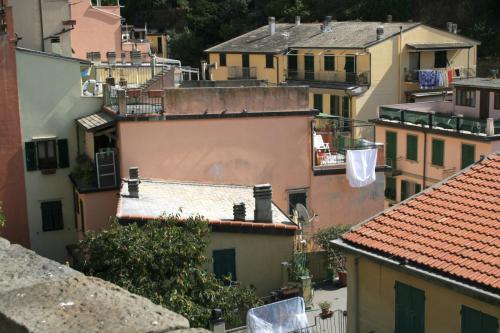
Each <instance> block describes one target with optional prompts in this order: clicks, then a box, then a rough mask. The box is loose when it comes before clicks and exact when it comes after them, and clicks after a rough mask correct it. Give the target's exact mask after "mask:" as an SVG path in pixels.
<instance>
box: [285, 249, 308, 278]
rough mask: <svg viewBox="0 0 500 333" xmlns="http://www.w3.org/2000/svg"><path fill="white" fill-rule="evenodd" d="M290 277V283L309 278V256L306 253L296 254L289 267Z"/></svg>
mask: <svg viewBox="0 0 500 333" xmlns="http://www.w3.org/2000/svg"><path fill="white" fill-rule="evenodd" d="M288 275H289V278H290V281H296V282H298V281H300V278H301V277H303V276H309V269H308V268H307V255H306V253H304V252H296V253H294V254H293V257H292V262H291V263H290V266H288Z"/></svg>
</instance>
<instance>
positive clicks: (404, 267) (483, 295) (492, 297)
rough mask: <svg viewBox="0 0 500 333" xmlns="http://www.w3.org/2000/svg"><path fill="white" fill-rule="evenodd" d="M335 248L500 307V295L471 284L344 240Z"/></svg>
mask: <svg viewBox="0 0 500 333" xmlns="http://www.w3.org/2000/svg"><path fill="white" fill-rule="evenodd" d="M330 243H331V244H332V245H333V247H335V248H337V249H339V250H342V251H344V252H347V253H350V254H355V255H361V256H364V257H366V258H369V259H372V260H374V261H376V262H379V263H381V264H384V265H387V266H389V267H391V268H393V269H396V270H398V271H404V272H407V273H410V274H411V275H414V276H417V277H419V278H424V279H428V280H431V281H435V282H438V283H439V284H440V285H442V286H444V287H447V288H449V289H452V290H455V291H458V292H461V293H463V294H465V295H467V296H470V297H474V298H477V299H479V300H481V301H485V302H487V303H490V304H493V305H495V306H500V294H498V293H495V292H491V291H487V290H484V289H481V288H478V287H474V286H471V285H469V284H466V283H463V282H460V281H457V280H454V279H451V278H448V277H446V276H443V275H440V274H436V273H432V272H429V271H427V270H424V269H422V268H419V267H416V266H412V265H411V264H406V263H404V262H402V261H398V260H394V259H390V258H387V257H385V256H382V255H379V254H375V253H373V252H370V251H367V250H362V249H360V248H358V247H356V246H353V245H350V244H348V243H346V242H344V241H343V240H342V239H340V238H339V239H335V240H332V241H330Z"/></svg>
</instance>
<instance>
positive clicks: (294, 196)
mask: <svg viewBox="0 0 500 333" xmlns="http://www.w3.org/2000/svg"><path fill="white" fill-rule="evenodd" d="M297 204H301V205H303V206H304V207H306V208H307V191H306V190H291V191H289V192H288V213H289V214H290V215H292V214H293V210H294V209H295V206H296V205H297Z"/></svg>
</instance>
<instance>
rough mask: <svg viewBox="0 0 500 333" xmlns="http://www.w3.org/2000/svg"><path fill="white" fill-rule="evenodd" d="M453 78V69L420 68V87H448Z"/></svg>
mask: <svg viewBox="0 0 500 333" xmlns="http://www.w3.org/2000/svg"><path fill="white" fill-rule="evenodd" d="M452 80H453V70H452V69H422V70H418V83H419V85H420V89H435V88H447V87H449V84H450V83H451V81H452Z"/></svg>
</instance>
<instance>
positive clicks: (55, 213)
mask: <svg viewBox="0 0 500 333" xmlns="http://www.w3.org/2000/svg"><path fill="white" fill-rule="evenodd" d="M41 208H42V230H43V231H52V230H60V229H63V227H64V225H63V215H62V203H61V201H50V202H42V204H41Z"/></svg>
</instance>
